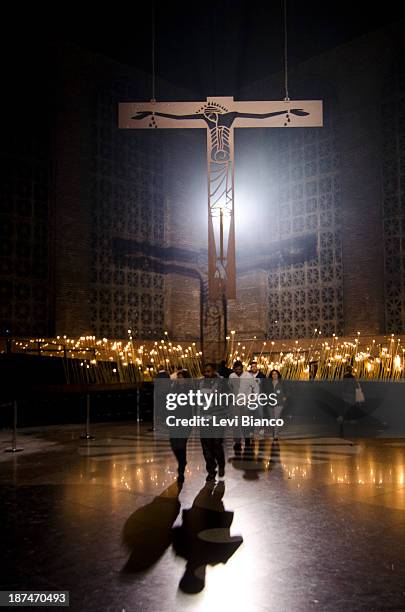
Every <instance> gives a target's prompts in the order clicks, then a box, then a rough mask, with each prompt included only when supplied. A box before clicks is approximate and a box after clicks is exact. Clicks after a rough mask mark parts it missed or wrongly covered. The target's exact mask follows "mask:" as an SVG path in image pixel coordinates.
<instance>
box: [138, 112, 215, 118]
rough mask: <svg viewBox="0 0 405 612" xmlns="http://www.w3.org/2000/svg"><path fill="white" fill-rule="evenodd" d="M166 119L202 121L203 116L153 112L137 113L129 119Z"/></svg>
mask: <svg viewBox="0 0 405 612" xmlns="http://www.w3.org/2000/svg"><path fill="white" fill-rule="evenodd" d="M152 115H155V117H166V119H203V118H204V115H203V114H201V113H195V114H194V115H172V114H170V113H159V112H155V111H139V112H138V113H135V115H133V116H132V117H131V119H145V117H150V116H152Z"/></svg>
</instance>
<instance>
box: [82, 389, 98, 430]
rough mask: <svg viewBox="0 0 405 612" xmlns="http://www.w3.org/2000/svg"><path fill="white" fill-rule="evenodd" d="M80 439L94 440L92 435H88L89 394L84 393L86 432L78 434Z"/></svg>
mask: <svg viewBox="0 0 405 612" xmlns="http://www.w3.org/2000/svg"><path fill="white" fill-rule="evenodd" d="M80 438H81V439H82V440H95V438H94V436H92V435H90V394H89V393H88V394H87V395H86V432H85V433H84V434H82V435H81V436H80Z"/></svg>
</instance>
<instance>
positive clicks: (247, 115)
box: [235, 108, 309, 119]
mask: <svg viewBox="0 0 405 612" xmlns="http://www.w3.org/2000/svg"><path fill="white" fill-rule="evenodd" d="M287 113H291V114H292V115H298V116H299V117H305V115H309V113H307V112H306V111H304V110H303V109H302V108H291V109H290V110H283V111H276V112H274V113H238V112H236V113H235V118H236V117H237V118H239V119H243V118H245V119H267V118H268V117H277V116H278V115H286V114H287Z"/></svg>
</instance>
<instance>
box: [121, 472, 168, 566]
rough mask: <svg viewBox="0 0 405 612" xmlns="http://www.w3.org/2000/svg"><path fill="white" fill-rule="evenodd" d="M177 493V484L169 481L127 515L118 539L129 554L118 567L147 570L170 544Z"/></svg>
mask: <svg viewBox="0 0 405 612" xmlns="http://www.w3.org/2000/svg"><path fill="white" fill-rule="evenodd" d="M179 493H180V488H179V487H178V485H177V484H172V485H170V487H168V488H167V489H165V490H164V491H163V492H162V493H161V494H160V495H158V496H157V497H155V498H154V499H153V500H152V501H151V502H150V503H149V504H147V505H146V506H143V507H142V508H138V510H135V512H134V513H133V514H131V516H130V517H129V518H128V519H127V521H126V523H125V525H124V528H123V531H122V540H123V543H124V544H125V545H126V546H127V547H128V549H129V550H130V556H129V558H128V561H127V562H126V564H125V566H124V567H123V569H122V572H123V573H124V574H132V573H137V572H142V571H145V570H147V569H148V568H150V567H151V566H152V565H153V564H154V563H156V561H158V560H159V559H160V557H161V556H162V555H163V553H164V552H165V551H166V549H167V548H168V547H169V546H170V544H171V543H172V527H173V524H174V521H175V520H176V518H177V516H178V514H179V512H180V502H179Z"/></svg>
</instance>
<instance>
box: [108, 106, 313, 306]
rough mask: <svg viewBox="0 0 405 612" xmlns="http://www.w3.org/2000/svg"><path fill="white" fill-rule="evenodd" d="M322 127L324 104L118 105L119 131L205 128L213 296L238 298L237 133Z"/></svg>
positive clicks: (210, 295)
mask: <svg viewBox="0 0 405 612" xmlns="http://www.w3.org/2000/svg"><path fill="white" fill-rule="evenodd" d="M316 126H317V127H320V126H322V102H321V101H320V100H294V101H293V100H285V101H280V102H277V101H270V102H236V101H235V100H234V99H233V98H232V97H215V98H207V101H206V102H154V101H151V102H134V103H132V102H128V103H121V104H120V105H119V127H120V128H129V129H154V128H204V129H206V130H207V136H208V137H207V170H208V288H209V298H210V300H212V301H216V300H218V299H225V300H226V299H235V298H236V269H235V268H236V266H235V217H234V129H235V128H256V127H316Z"/></svg>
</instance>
